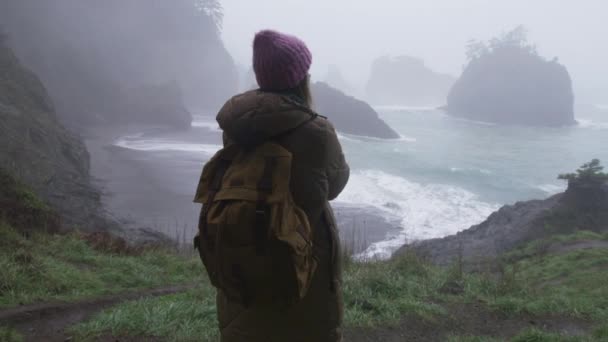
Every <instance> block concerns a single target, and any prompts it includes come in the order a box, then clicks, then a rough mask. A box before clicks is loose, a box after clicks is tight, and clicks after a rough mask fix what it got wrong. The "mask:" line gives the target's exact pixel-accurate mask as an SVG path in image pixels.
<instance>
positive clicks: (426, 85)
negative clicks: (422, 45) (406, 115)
mask: <svg viewBox="0 0 608 342" xmlns="http://www.w3.org/2000/svg"><path fill="white" fill-rule="evenodd" d="M455 80H456V79H455V78H454V77H452V76H450V75H446V74H440V73H436V72H434V71H433V70H431V69H430V68H428V67H427V66H426V65H425V64H424V61H423V60H421V59H419V58H415V57H410V56H399V57H388V56H385V57H380V58H378V59H377V60H376V61H374V63H373V65H372V70H371V76H370V79H369V81H368V83H367V86H366V93H367V98H368V99H369V101H371V102H372V103H373V104H375V105H402V106H436V105H441V104H444V103H445V99H446V96H447V94H448V92H449V90H450V87H452V85H453V84H454V82H455Z"/></svg>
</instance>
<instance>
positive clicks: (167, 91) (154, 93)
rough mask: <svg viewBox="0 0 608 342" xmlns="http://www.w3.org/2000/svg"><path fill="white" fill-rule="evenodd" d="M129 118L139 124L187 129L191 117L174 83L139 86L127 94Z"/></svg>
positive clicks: (177, 86)
mask: <svg viewBox="0 0 608 342" xmlns="http://www.w3.org/2000/svg"><path fill="white" fill-rule="evenodd" d="M127 94H128V96H127V99H128V101H129V105H128V106H126V107H127V108H128V109H130V115H129V116H130V118H131V120H135V121H137V122H141V123H154V124H160V125H167V126H173V127H175V128H181V129H185V128H189V127H190V124H191V123H192V115H191V114H190V112H189V111H188V110H187V109H186V108H185V106H184V104H183V98H182V93H181V90H180V88H179V85H178V84H177V83H175V82H170V83H165V84H160V85H153V86H150V85H149V86H141V87H137V88H133V89H131V90H129V91H128V92H127Z"/></svg>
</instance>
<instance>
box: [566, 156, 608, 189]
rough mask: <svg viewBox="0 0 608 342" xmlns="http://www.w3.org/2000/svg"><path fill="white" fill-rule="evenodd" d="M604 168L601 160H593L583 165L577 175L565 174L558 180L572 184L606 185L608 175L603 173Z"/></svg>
mask: <svg viewBox="0 0 608 342" xmlns="http://www.w3.org/2000/svg"><path fill="white" fill-rule="evenodd" d="M603 170H604V167H603V166H602V165H601V162H600V160H599V159H593V160H592V161H590V162H588V163H585V164H583V165H582V166H581V167H580V168H579V169H578V170H576V173H565V174H561V175H559V176H558V179H563V180H567V181H568V182H569V183H571V182H583V183H598V184H602V183H606V182H608V173H606V172H602V171H603Z"/></svg>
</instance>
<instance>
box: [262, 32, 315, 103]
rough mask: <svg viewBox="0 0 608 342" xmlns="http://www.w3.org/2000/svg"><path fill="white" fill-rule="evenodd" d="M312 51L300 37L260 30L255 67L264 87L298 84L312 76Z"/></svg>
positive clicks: (292, 86)
mask: <svg viewBox="0 0 608 342" xmlns="http://www.w3.org/2000/svg"><path fill="white" fill-rule="evenodd" d="M311 64H312V54H311V53H310V50H308V48H307V47H306V44H305V43H304V42H303V41H301V40H300V39H299V38H297V37H294V36H290V35H287V34H283V33H280V32H276V31H272V30H264V31H260V32H258V33H257V34H256V35H255V38H254V40H253V70H254V71H255V76H256V79H257V81H258V85H259V86H260V89H262V90H270V91H280V90H286V89H291V88H294V87H296V86H297V85H298V84H299V83H300V82H302V80H304V79H305V78H306V76H307V75H308V70H309V69H310V65H311Z"/></svg>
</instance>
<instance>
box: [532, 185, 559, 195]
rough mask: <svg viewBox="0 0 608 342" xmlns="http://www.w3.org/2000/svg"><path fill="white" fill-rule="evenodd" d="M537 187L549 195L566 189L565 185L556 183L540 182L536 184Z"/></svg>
mask: <svg viewBox="0 0 608 342" xmlns="http://www.w3.org/2000/svg"><path fill="white" fill-rule="evenodd" d="M536 188H537V189H539V190H542V191H544V192H546V193H547V194H549V195H555V194H557V193H560V192H562V191H565V190H566V185H561V186H560V185H556V184H541V185H537V186H536Z"/></svg>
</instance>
